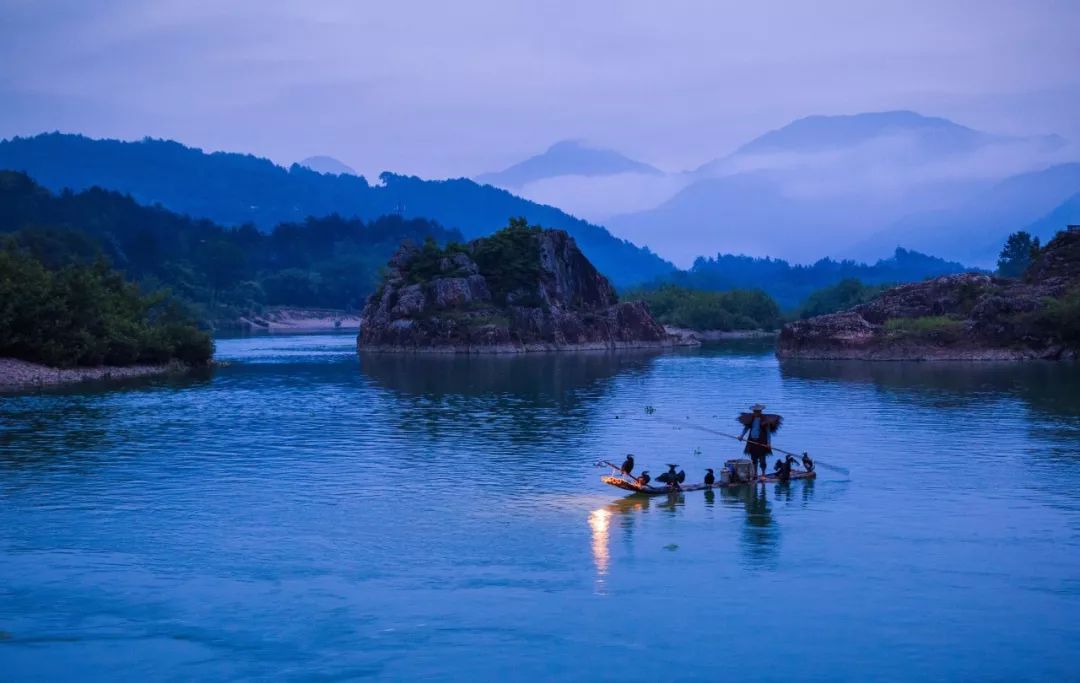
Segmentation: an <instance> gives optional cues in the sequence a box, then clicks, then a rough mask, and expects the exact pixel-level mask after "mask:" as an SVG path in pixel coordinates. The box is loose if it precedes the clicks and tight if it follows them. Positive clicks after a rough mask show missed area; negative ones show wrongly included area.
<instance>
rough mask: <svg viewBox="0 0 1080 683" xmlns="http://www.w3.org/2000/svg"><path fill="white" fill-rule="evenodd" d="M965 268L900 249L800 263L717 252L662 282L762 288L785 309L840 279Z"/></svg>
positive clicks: (868, 280) (907, 278) (910, 277)
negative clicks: (878, 255) (867, 258)
mask: <svg viewBox="0 0 1080 683" xmlns="http://www.w3.org/2000/svg"><path fill="white" fill-rule="evenodd" d="M965 270H968V269H967V268H965V267H964V265H963V264H960V263H954V262H952V261H946V260H944V259H940V258H937V257H934V256H927V255H926V254H920V253H918V252H915V251H909V250H907V249H900V248H897V250H896V252H895V253H894V254H893V255H892V257H890V258H887V259H881V260H879V261H877V262H876V263H873V264H867V263H858V262H856V261H834V260H833V259H828V258H826V259H821V260H820V261H817V262H816V263H813V264H810V265H800V264H791V263H788V262H787V261H785V260H783V259H772V258H753V257H750V256H735V255H732V254H720V255H717V256H716V257H712V258H699V259H697V261H695V262H694V265H693V267H692V268H690V270H688V271H679V272H677V273H674V274H672V275H671V276H669V277H668V278H667V281H670V282H673V283H675V284H679V285H682V286H684V287H690V288H693V289H706V290H715V291H725V290H729V289H761V290H763V291H765V292H767V293H768V294H769V295H770V296H772V297H773V298H774V299H776V302H777V303H778V304H780V307H781V308H783V309H786V310H790V309H794V308H795V307H797V306H799V305H800V304H801V303H802V302H803V301H805V300H806V298H807V297H809V296H810V295H811V294H813V293H814V292H815V291H817V290H819V289H821V288H823V287H829V286H831V285H834V284H836V283H838V282H840V281H841V280H845V279H850V278H856V279H858V280H860V281H861V282H862V283H864V284H867V285H876V284H881V283H892V284H896V283H901V282H917V281H919V280H924V279H926V278H928V277H933V276H936V275H947V274H950V273H960V272H963V271H965Z"/></svg>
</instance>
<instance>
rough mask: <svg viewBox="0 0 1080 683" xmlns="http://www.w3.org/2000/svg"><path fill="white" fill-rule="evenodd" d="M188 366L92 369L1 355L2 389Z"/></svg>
mask: <svg viewBox="0 0 1080 683" xmlns="http://www.w3.org/2000/svg"><path fill="white" fill-rule="evenodd" d="M184 369H186V368H185V366H184V365H182V364H180V363H176V362H173V363H166V364H164V365H128V366H124V367H119V366H113V365H99V366H96V367H91V368H53V367H50V366H48V365H41V364H40V363H31V362H30V361H25V360H19V359H17V358H0V391H19V390H23V389H37V388H44V387H54V386H61V385H65V384H80V383H82V382H95V381H112V380H123V379H134V378H138V377H153V376H156V375H164V374H168V373H170V372H179V371H182V370H184Z"/></svg>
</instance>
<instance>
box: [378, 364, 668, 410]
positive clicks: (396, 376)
mask: <svg viewBox="0 0 1080 683" xmlns="http://www.w3.org/2000/svg"><path fill="white" fill-rule="evenodd" d="M656 355H657V354H656V353H654V352H635V351H625V352H623V351H620V352H579V353H537V354H526V355H465V354H462V355H445V356H431V355H426V354H413V355H408V354H405V355H403V354H374V353H373V354H362V355H361V356H360V368H361V370H362V371H363V373H364V374H365V375H367V376H368V377H370V378H371V379H372V380H374V381H375V382H376V383H377V384H378V385H380V386H382V387H384V388H386V389H390V390H391V391H395V392H398V393H400V394H405V395H409V396H429V397H438V396H446V395H462V396H484V395H495V394H497V395H510V396H513V397H514V398H521V399H526V400H533V401H537V402H545V403H550V404H560V403H563V402H565V401H567V400H572V398H573V396H572V395H570V393H571V392H574V391H576V390H579V389H587V388H590V387H591V386H593V385H595V384H597V383H598V382H601V381H603V380H606V379H610V378H611V377H614V376H615V375H617V374H620V373H625V372H642V371H644V370H647V369H648V368H649V367H650V366H651V364H652V360H653V359H654V358H655V357H656Z"/></svg>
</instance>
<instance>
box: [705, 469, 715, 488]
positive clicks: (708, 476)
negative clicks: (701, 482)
mask: <svg viewBox="0 0 1080 683" xmlns="http://www.w3.org/2000/svg"><path fill="white" fill-rule="evenodd" d="M714 483H716V477H715V476H714V475H713V471H712V470H711V469H706V470H705V485H706V486H712V485H713V484H714Z"/></svg>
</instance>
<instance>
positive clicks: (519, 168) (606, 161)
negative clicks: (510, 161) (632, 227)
mask: <svg viewBox="0 0 1080 683" xmlns="http://www.w3.org/2000/svg"><path fill="white" fill-rule="evenodd" d="M620 173H641V174H645V175H663V171H660V170H659V169H657V168H654V167H652V166H650V165H648V164H645V163H642V162H640V161H635V160H633V159H631V158H629V157H627V156H624V155H622V154H620V153H619V152H616V151H614V150H610V149H602V148H599V147H590V146H588V145H586V144H585V143H583V142H581V141H580V140H563V141H561V142H556V143H555V144H554V145H552V146H551V147H548V148H547V151H545V152H543V153H542V154H537V155H536V156H533V157H529V158H528V159H526V160H524V161H521V162H518V163H516V164H514V165H513V166H510V167H509V168H506V169H503V170H502V171H497V172H495V173H484V174H483V175H479V176H477V177H476V182H478V183H486V184H489V185H494V186H496V187H502V188H505V189H516V188H521V187H523V186H525V185H527V184H528V183H533V182H536V181H538V180H543V179H545V178H554V177H557V176H587V177H588V176H609V175H618V174H620Z"/></svg>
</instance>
